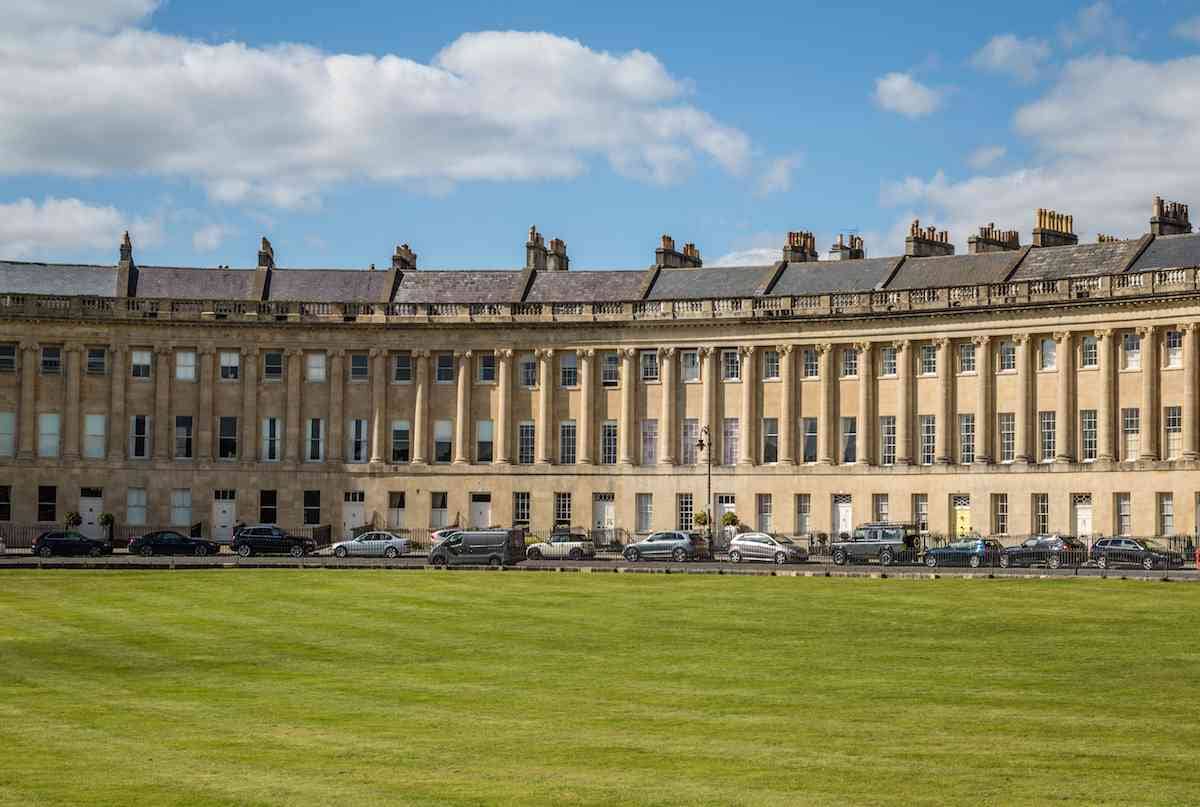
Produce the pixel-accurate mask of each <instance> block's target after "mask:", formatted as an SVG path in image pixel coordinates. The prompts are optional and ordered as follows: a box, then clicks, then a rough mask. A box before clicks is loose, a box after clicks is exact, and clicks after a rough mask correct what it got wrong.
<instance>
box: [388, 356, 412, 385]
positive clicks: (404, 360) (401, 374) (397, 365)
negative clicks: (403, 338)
mask: <svg viewBox="0 0 1200 807" xmlns="http://www.w3.org/2000/svg"><path fill="white" fill-rule="evenodd" d="M392 380H393V381H395V382H396V383H397V384H408V383H410V382H411V381H412V354H411V353H409V352H408V351H407V350H406V351H402V352H400V353H397V354H396V357H395V359H394V364H393V365H392Z"/></svg>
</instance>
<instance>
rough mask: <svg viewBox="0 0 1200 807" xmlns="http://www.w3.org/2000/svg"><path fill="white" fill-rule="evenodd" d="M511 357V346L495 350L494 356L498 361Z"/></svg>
mask: <svg viewBox="0 0 1200 807" xmlns="http://www.w3.org/2000/svg"><path fill="white" fill-rule="evenodd" d="M512 357H513V352H512V348H507V347H506V348H502V349H500V350H497V351H496V358H497V359H499V360H500V361H508V360H510V359H511V358H512Z"/></svg>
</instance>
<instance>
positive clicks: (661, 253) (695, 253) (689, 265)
mask: <svg viewBox="0 0 1200 807" xmlns="http://www.w3.org/2000/svg"><path fill="white" fill-rule="evenodd" d="M654 263H655V265H656V266H658V268H660V269H699V268H700V267H701V266H703V265H704V261H702V260H700V250H698V249H696V245H695V244H693V243H691V242H690V241H689V242H688V243H686V244H684V245H683V252H677V251H676V250H675V239H674V238H672V237H671V236H669V235H664V236H663V237H662V246H660V247H659V248H658V249H656V250H654Z"/></svg>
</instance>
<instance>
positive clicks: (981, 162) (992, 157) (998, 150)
mask: <svg viewBox="0 0 1200 807" xmlns="http://www.w3.org/2000/svg"><path fill="white" fill-rule="evenodd" d="M1005 154H1008V149H1006V148H1005V147H1004V146H980V147H979V148H977V149H975V150H974V151H972V152H971V153H970V154H969V155H968V156H967V165H969V166H970V167H971V168H974V169H975V170H976V171H980V170H982V169H984V168H987V167H988V166H989V165H991V164H993V163H994V162H996V161H997V160H1001V159H1003V158H1004V155H1005Z"/></svg>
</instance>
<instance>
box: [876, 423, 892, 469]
mask: <svg viewBox="0 0 1200 807" xmlns="http://www.w3.org/2000/svg"><path fill="white" fill-rule="evenodd" d="M879 464H880V465H895V464H896V416H895V415H881V416H880V418H879Z"/></svg>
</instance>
